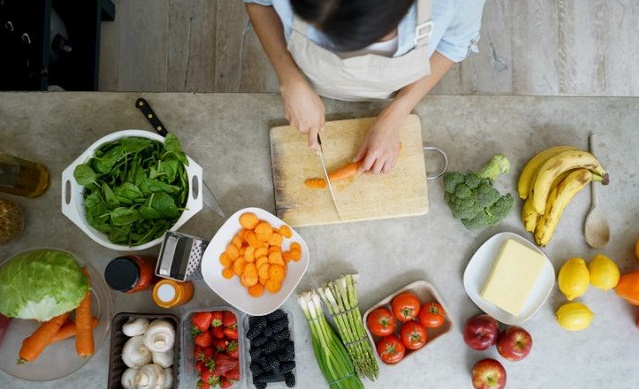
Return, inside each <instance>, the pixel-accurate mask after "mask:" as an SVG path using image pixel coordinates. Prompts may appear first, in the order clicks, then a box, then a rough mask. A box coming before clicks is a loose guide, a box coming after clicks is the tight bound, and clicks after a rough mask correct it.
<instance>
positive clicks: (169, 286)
mask: <svg viewBox="0 0 639 389" xmlns="http://www.w3.org/2000/svg"><path fill="white" fill-rule="evenodd" d="M191 297H193V283H192V282H190V281H185V282H177V281H174V280H170V279H164V280H161V281H160V282H158V283H157V284H155V286H154V287H153V301H155V303H156V304H157V305H158V306H160V307H162V308H173V307H176V306H178V305H182V304H186V303H187V302H189V300H191Z"/></svg>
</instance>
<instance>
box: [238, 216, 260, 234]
mask: <svg viewBox="0 0 639 389" xmlns="http://www.w3.org/2000/svg"><path fill="white" fill-rule="evenodd" d="M259 221H260V219H258V218H257V216H255V214H254V213H252V212H246V213H243V214H242V215H240V225H241V226H242V227H244V228H246V229H248V230H252V229H254V228H255V226H256V225H257V224H258V223H259Z"/></svg>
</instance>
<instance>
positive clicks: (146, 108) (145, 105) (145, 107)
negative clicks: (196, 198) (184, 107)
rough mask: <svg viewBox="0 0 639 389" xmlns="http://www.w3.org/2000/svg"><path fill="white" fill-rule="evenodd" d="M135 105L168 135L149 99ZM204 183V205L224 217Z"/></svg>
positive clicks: (156, 129)
mask: <svg viewBox="0 0 639 389" xmlns="http://www.w3.org/2000/svg"><path fill="white" fill-rule="evenodd" d="M135 106H136V107H137V108H138V109H139V110H140V111H142V113H143V114H144V117H145V118H146V120H148V121H149V123H151V125H152V126H153V129H155V131H157V132H158V134H160V135H162V136H166V135H167V134H168V131H167V129H166V127H164V124H162V122H161V121H160V118H158V116H157V115H156V114H155V112H154V111H153V109H152V108H151V106H150V105H149V102H148V101H146V100H145V99H143V98H141V97H140V98H139V99H137V100H136V101H135ZM202 184H204V185H203V186H204V188H202V201H203V202H204V205H206V206H207V207H209V208H211V209H212V210H214V211H215V213H217V214H218V215H220V216H221V217H224V211H222V207H220V204H219V203H218V202H217V200H216V199H215V196H213V192H211V189H209V186H208V185H207V184H206V182H205V181H204V180H202Z"/></svg>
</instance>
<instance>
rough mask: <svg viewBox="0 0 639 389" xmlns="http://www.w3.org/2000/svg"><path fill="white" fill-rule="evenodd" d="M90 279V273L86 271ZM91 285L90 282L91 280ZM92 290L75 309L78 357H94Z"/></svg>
mask: <svg viewBox="0 0 639 389" xmlns="http://www.w3.org/2000/svg"><path fill="white" fill-rule="evenodd" d="M84 274H85V275H86V277H87V279H89V273H88V272H87V271H86V269H84ZM89 284H90V280H89ZM91 294H92V293H91V290H89V291H87V293H86V294H85V295H84V299H82V301H81V302H80V305H78V307H77V308H76V309H75V327H76V334H75V351H76V353H77V354H78V356H80V357H83V358H87V357H90V356H91V355H93V351H94V348H95V344H94V341H93V327H92V326H91V321H92V317H91Z"/></svg>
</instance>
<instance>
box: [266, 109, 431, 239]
mask: <svg viewBox="0 0 639 389" xmlns="http://www.w3.org/2000/svg"><path fill="white" fill-rule="evenodd" d="M373 120H374V118H361V119H348V120H339V121H332V122H327V123H326V127H325V130H324V131H323V132H322V134H321V136H322V145H323V148H324V161H325V162H326V168H327V170H328V171H329V172H330V171H332V170H335V169H337V168H339V167H341V166H343V165H345V164H347V163H350V162H351V161H352V159H353V157H354V156H355V154H356V153H357V151H358V149H359V147H360V145H361V144H362V142H363V140H364V138H365V136H366V134H367V132H368V128H369V127H370V125H371V123H372V122H373ZM270 141H271V161H272V164H273V184H274V189H275V208H276V213H277V216H278V217H280V218H281V219H282V220H284V221H285V222H286V223H288V224H290V225H291V226H293V227H298V226H312V225H321V224H333V223H343V222H353V221H361V220H373V219H386V218H393V217H400V216H411V215H423V214H425V213H427V212H428V189H427V186H426V166H425V163H424V152H423V145H422V130H421V121H420V120H419V117H418V116H417V115H410V116H409V117H408V119H407V120H406V122H405V123H404V126H403V127H402V129H401V142H402V150H401V152H400V154H399V159H398V161H397V165H396V166H395V168H394V169H393V170H392V171H391V172H390V173H389V174H377V175H376V174H362V175H360V176H358V177H356V178H352V179H347V180H344V181H337V182H335V183H333V190H334V192H335V197H336V199H337V203H338V206H339V208H340V213H341V216H342V218H341V219H340V218H339V217H338V215H337V212H336V210H335V207H334V206H333V202H332V200H331V194H330V191H329V190H328V187H326V188H325V189H312V188H308V187H306V185H305V184H304V181H305V180H306V179H307V178H312V177H324V172H323V170H322V164H321V162H320V159H319V157H318V156H317V155H315V153H314V152H313V151H312V150H310V149H309V148H308V146H307V136H306V135H305V134H301V133H300V132H299V131H298V130H296V129H294V128H292V127H291V126H281V127H273V128H271V130H270Z"/></svg>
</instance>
